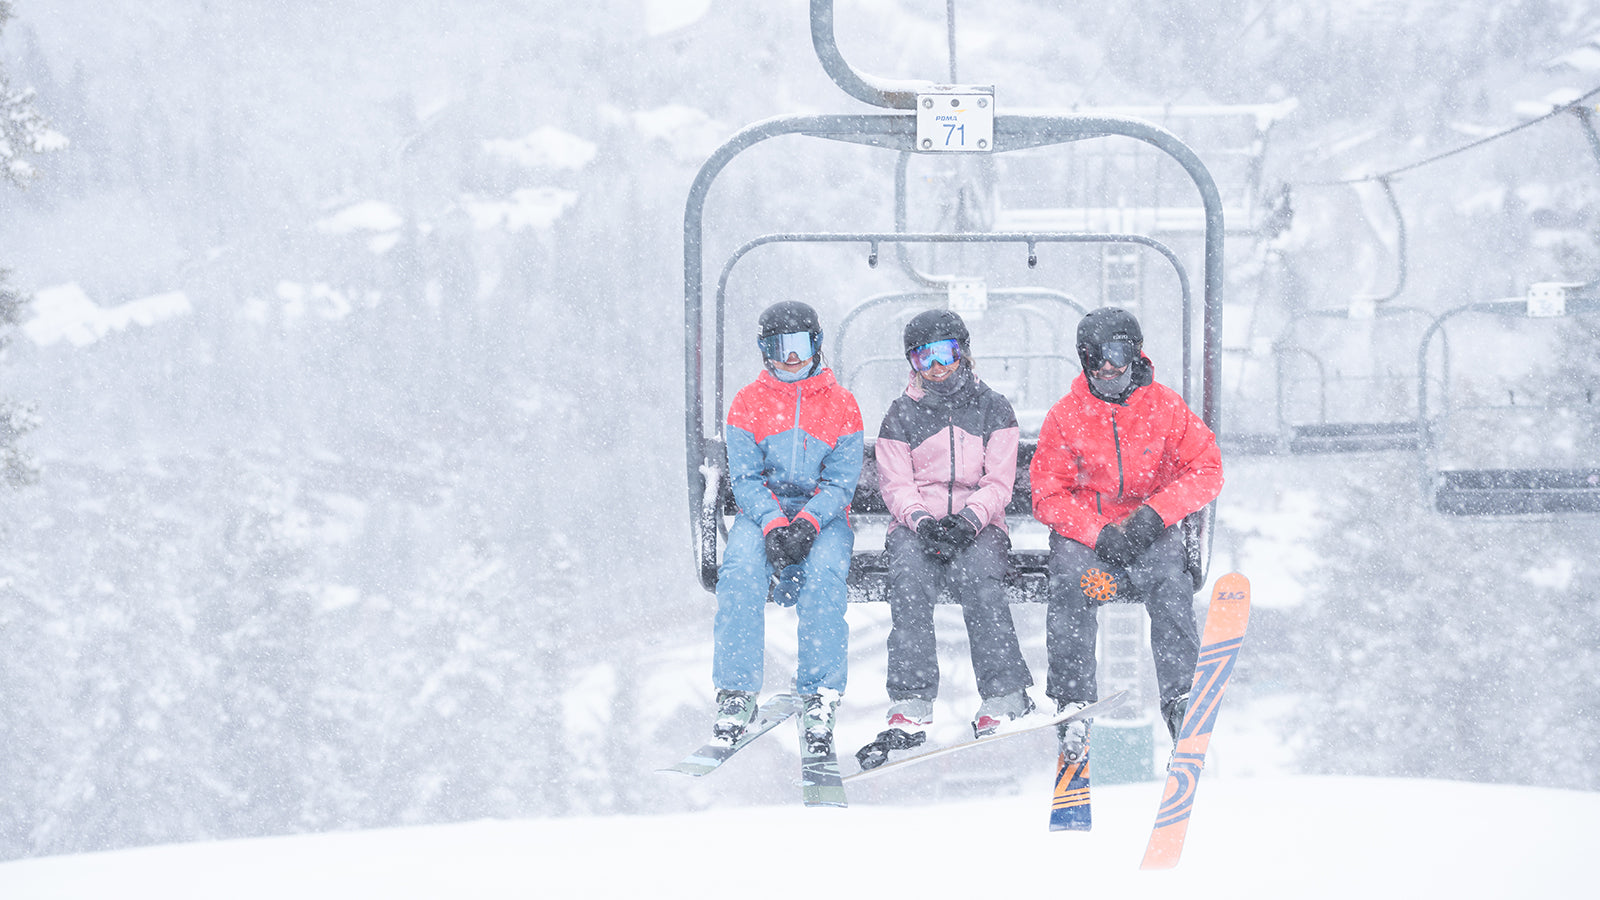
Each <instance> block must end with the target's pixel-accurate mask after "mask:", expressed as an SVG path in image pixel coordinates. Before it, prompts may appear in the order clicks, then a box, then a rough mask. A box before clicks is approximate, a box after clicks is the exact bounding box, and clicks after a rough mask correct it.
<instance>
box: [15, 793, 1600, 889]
mask: <svg viewBox="0 0 1600 900" xmlns="http://www.w3.org/2000/svg"><path fill="white" fill-rule="evenodd" d="M737 764H738V762H737V761H735V762H734V763H730V765H737ZM641 777H642V778H645V779H666V778H678V777H680V776H669V775H655V774H650V775H641ZM774 777H781V776H779V775H778V774H777V773H774ZM898 777H901V778H904V779H915V778H918V777H922V776H921V775H920V774H918V773H917V771H916V770H915V769H910V770H907V771H906V772H905V773H904V774H903V775H901V776H898ZM714 778H715V776H712V780H714ZM1048 779H1049V773H1040V777H1039V778H1037V779H1033V780H1031V781H1029V782H1026V783H1025V785H1024V787H1025V788H1026V790H1025V791H1024V793H1023V795H1022V796H1017V797H1007V798H1002V799H996V800H984V801H975V802H967V803H954V804H942V805H927V806H910V807H908V806H896V807H890V806H873V805H870V804H869V803H867V802H865V801H862V800H860V799H858V800H857V802H856V805H855V806H853V807H852V808H850V809H847V810H836V809H815V810H813V809H805V808H804V807H802V806H800V805H799V802H798V799H797V800H796V803H795V805H794V806H792V807H771V808H755V809H748V808H746V809H729V810H714V811H707V812H702V813H690V814H680V815H670V816H617V817H610V818H579V819H546V820H531V821H509V822H476V823H470V824H464V825H453V826H436V827H426V828H408V829H395V830H388V831H367V832H351V833H344V834H326V835H306V836H298V837H283V838H265V839H258V840H245V841H227V842H221V843H212V844H191V845H183V846H171V847H153V848H145V849H140V850H128V851H119V852H115V853H100V854H91V855H82V856H65V857H53V858H45V859H34V860H21V861H16V862H10V863H4V864H0V897H5V898H7V900H34V898H46V897H48V898H53V900H61V898H97V900H98V898H106V897H116V898H122V900H136V898H158V897H159V898H162V900H179V898H197V900H198V898H206V900H213V898H216V897H227V898H229V900H250V898H263V900H265V898H273V900H278V898H284V897H294V898H297V900H317V898H348V897H383V898H385V900H409V898H424V897H427V898H436V897H471V898H475V900H477V898H499V897H507V898H510V897H580V896H581V897H651V898H659V897H707V896H716V895H718V894H722V893H725V892H726V889H727V888H731V887H732V886H734V885H743V884H749V883H752V882H755V883H758V884H760V885H761V887H760V888H758V889H756V891H755V893H754V894H753V896H760V897H763V898H773V897H808V898H809V897H817V896H841V897H859V896H866V897H898V896H928V897H934V896H940V897H983V896H991V895H993V896H1000V894H996V893H994V891H995V889H996V888H997V886H999V885H1005V889H1004V891H1003V892H1002V893H1004V894H1011V893H1015V892H1018V891H1022V892H1026V893H1025V894H1024V895H1025V896H1045V894H1043V893H1039V891H1042V890H1046V889H1048V890H1049V891H1050V894H1051V895H1055V896H1065V897H1091V898H1116V900H1138V898H1159V900H1171V898H1172V897H1175V896H1183V897H1185V898H1190V900H1197V898H1203V897H1223V898H1230V900H1244V898H1255V897H1260V898H1267V897H1271V898H1282V897H1295V898H1306V897H1313V898H1316V897H1327V898H1333V897H1340V898H1348V897H1368V896H1370V897H1451V898H1465V897H1486V898H1487V897H1496V898H1499V897H1516V896H1521V897H1544V898H1548V897H1581V896H1588V895H1589V891H1590V890H1591V889H1592V887H1593V885H1592V880H1593V879H1592V873H1591V872H1590V866H1589V864H1588V849H1589V844H1590V842H1591V835H1592V825H1591V823H1592V822H1594V821H1595V819H1596V818H1597V817H1600V794H1597V793H1583V792H1577V791H1557V790H1548V789H1540V788H1520V787H1507V786H1497V785H1474V784H1461V783H1453V782H1437V781H1434V782H1429V781H1409V780H1400V779H1392V780H1391V779H1364V778H1272V779H1246V778H1226V777H1213V778H1209V779H1208V780H1204V781H1202V783H1201V786H1200V796H1199V802H1198V804H1197V808H1196V811H1195V816H1194V819H1193V820H1192V823H1191V825H1190V829H1189V840H1188V845H1187V847H1186V849H1185V852H1184V858H1183V862H1182V863H1181V865H1180V866H1179V867H1178V868H1177V869H1176V870H1175V871H1171V872H1141V871H1139V870H1138V865H1139V859H1140V857H1141V856H1142V854H1143V852H1144V843H1145V839H1146V836H1147V834H1148V829H1149V827H1150V822H1151V819H1152V818H1153V816H1154V813H1155V809H1156V806H1157V803H1158V801H1159V799H1160V790H1161V788H1160V786H1159V785H1157V784H1155V783H1153V782H1152V783H1149V784H1139V785H1118V786H1112V787H1104V788H1100V789H1098V790H1096V792H1095V812H1094V815H1095V828H1094V831H1093V832H1090V833H1071V832H1060V833H1054V834H1052V833H1050V832H1049V831H1048V830H1047V826H1046V821H1047V818H1048V815H1049V798H1048V790H1049V787H1048V784H1049V781H1048ZM648 783H649V782H648V781H647V784H648ZM708 783H709V782H708ZM798 793H799V792H798V791H796V795H797V797H798ZM714 871H720V875H714V874H713V872H714ZM719 886H720V887H719Z"/></svg>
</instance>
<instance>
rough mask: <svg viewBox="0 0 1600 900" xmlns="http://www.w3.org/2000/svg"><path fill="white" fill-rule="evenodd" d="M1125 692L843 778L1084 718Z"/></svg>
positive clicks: (1115, 703)
mask: <svg viewBox="0 0 1600 900" xmlns="http://www.w3.org/2000/svg"><path fill="white" fill-rule="evenodd" d="M1127 696H1128V692H1127V691H1117V692H1116V693H1115V694H1112V695H1111V696H1109V697H1107V698H1105V699H1104V700H1100V701H1098V702H1095V703H1091V704H1089V705H1088V706H1085V707H1084V708H1083V709H1079V710H1072V711H1067V712H1059V713H1056V714H1054V715H1050V716H1044V715H1039V714H1037V713H1036V714H1034V715H1031V716H1024V717H1022V718H1020V719H1017V720H1015V721H1013V722H1008V723H1006V724H1005V725H1002V726H1000V730H998V731H996V732H995V733H994V734H986V735H984V736H983V737H981V738H968V739H966V740H964V741H957V742H956V743H954V744H945V745H944V746H942V747H935V748H933V749H932V750H925V751H923V752H921V753H916V754H913V755H910V756H902V757H900V758H898V759H891V760H889V761H888V762H886V763H884V764H883V765H881V766H878V767H877V768H873V769H862V770H861V771H859V772H851V773H850V774H849V775H846V776H844V781H846V782H850V781H855V780H859V779H863V778H871V777H873V776H875V775H881V774H883V773H884V772H888V771H891V770H894V769H898V768H901V767H903V766H910V765H915V764H917V763H920V762H925V761H927V760H930V759H933V758H934V757H936V756H943V755H945V754H946V753H955V752H957V751H960V750H967V749H969V748H972V747H976V746H979V745H980V744H987V743H989V742H990V741H998V740H1003V739H1005V738H1008V737H1015V736H1016V735H1019V734H1025V733H1027V732H1029V731H1034V730H1036V729H1040V728H1048V727H1050V726H1052V725H1059V724H1061V723H1063V722H1071V721H1074V720H1077V719H1086V718H1089V717H1090V716H1094V715H1098V714H1099V713H1103V712H1105V711H1107V710H1109V709H1113V708H1115V707H1116V706H1118V705H1120V704H1121V703H1122V701H1123V700H1125V699H1127Z"/></svg>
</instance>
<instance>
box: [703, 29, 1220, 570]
mask: <svg viewBox="0 0 1600 900" xmlns="http://www.w3.org/2000/svg"><path fill="white" fill-rule="evenodd" d="M811 28H812V42H813V45H814V47H815V48H816V50H817V55H818V58H819V60H820V61H821V62H822V64H823V68H824V69H825V70H826V71H827V72H828V74H829V75H830V77H832V78H833V80H834V82H835V84H837V85H839V86H840V87H841V88H842V89H843V90H844V91H845V92H846V93H847V94H850V95H851V96H854V97H856V98H857V99H861V100H863V101H865V102H867V103H869V104H872V105H875V106H879V107H885V108H888V109H892V110H912V109H914V108H915V104H916V102H917V94H918V91H921V90H924V89H928V88H931V87H934V86H933V85H931V84H930V83H927V82H908V81H886V80H882V79H873V78H870V77H868V76H864V75H862V74H860V73H858V72H856V71H855V70H854V69H852V68H850V67H849V65H848V64H847V63H845V62H844V60H843V58H842V57H841V56H840V55H839V52H838V48H837V46H836V45H835V43H834V39H833V3H832V0H811ZM993 125H994V130H993V146H992V147H991V148H990V149H989V151H987V152H990V153H1003V152H1008V151H1014V150H1021V149H1028V148H1038V147H1050V146H1056V145H1061V144H1070V143H1072V142H1075V141H1083V140H1092V139H1096V138H1104V137H1108V136H1122V137H1127V138H1132V139H1134V140H1137V141H1141V142H1143V143H1145V144H1148V145H1150V146H1152V147H1154V148H1155V149H1157V150H1159V151H1161V152H1163V153H1165V154H1167V155H1168V156H1169V157H1171V158H1172V159H1173V160H1174V161H1175V162H1177V163H1178V164H1179V166H1181V167H1182V168H1183V170H1184V171H1185V173H1187V174H1188V176H1189V178H1190V179H1191V181H1192V182H1193V183H1194V186H1195V189H1196V191H1197V192H1198V194H1199V197H1200V201H1201V205H1202V207H1203V209H1204V231H1203V252H1202V265H1203V277H1202V279H1201V284H1202V298H1203V322H1202V327H1201V343H1202V356H1201V366H1200V370H1201V385H1200V390H1201V405H1200V416H1201V419H1202V421H1204V422H1205V423H1206V425H1207V426H1208V427H1210V428H1211V430H1212V431H1213V432H1214V433H1218V434H1220V433H1221V431H1222V422H1221V403H1220V392H1219V388H1218V385H1219V384H1220V382H1221V362H1222V355H1221V349H1220V348H1221V333H1222V293H1223V263H1224V261H1223V238H1224V234H1225V232H1224V222H1223V209H1222V202H1221V198H1220V196H1219V194H1218V192H1217V187H1216V184H1215V182H1213V181H1212V179H1211V175H1210V173H1209V171H1208V170H1207V169H1206V167H1205V164H1204V163H1203V162H1202V161H1201V160H1200V158H1199V157H1198V156H1197V155H1196V154H1195V153H1194V151H1193V150H1191V149H1190V148H1189V147H1188V146H1187V145H1186V144H1184V143H1183V142H1182V141H1181V140H1179V139H1178V138H1177V137H1176V136H1175V135H1173V134H1172V133H1171V132H1168V131H1166V130H1165V129H1163V128H1160V127H1158V126H1155V125H1152V124H1151V123H1148V122H1144V121H1140V120H1137V119H1132V118H1124V117H1117V116H1100V115H1078V114H1049V113H1032V114H1015V115H1003V114H999V113H996V114H995V116H994V122H993ZM916 128H917V122H916V115H915V113H914V112H891V113H866V114H854V115H852V114H821V115H796V116H778V117H775V118H771V119H767V120H764V121H761V122H757V123H754V124H752V125H750V126H748V127H746V128H744V129H743V130H741V131H739V132H738V133H737V134H735V135H734V136H733V137H732V138H730V139H729V140H728V141H726V142H725V143H724V144H722V146H720V147H719V148H717V149H716V150H715V151H713V152H712V154H711V155H710V156H709V157H708V158H707V159H706V161H705V162H704V163H703V164H702V165H701V167H700V170H699V171H698V173H697V174H696V176H695V179H694V181H693V183H692V184H691V186H690V189H689V193H688V197H687V199H686V201H685V205H684V244H683V246H684V368H685V379H684V387H685V403H684V422H685V428H684V432H685V444H686V476H687V479H686V480H687V483H688V492H689V498H688V499H689V519H690V526H691V532H692V535H693V544H694V547H695V552H696V557H697V559H696V562H697V567H698V571H699V575H700V582H701V584H702V586H703V587H705V589H706V590H708V591H714V590H715V588H716V582H717V565H718V560H719V556H720V553H719V543H720V539H721V535H722V533H723V529H724V527H725V524H724V520H723V518H722V517H723V515H724V514H725V512H726V510H727V507H728V502H729V495H730V493H731V492H730V491H729V490H728V487H727V463H726V458H725V456H726V451H725V445H724V444H723V441H722V439H721V429H722V427H723V422H722V421H721V419H722V405H723V399H722V398H723V396H724V386H723V380H724V374H725V367H724V354H723V349H722V348H723V345H724V343H725V342H724V340H723V329H724V326H725V314H726V304H725V297H724V294H723V291H724V289H725V286H726V282H727V275H728V273H729V272H730V271H731V268H732V266H733V264H734V263H735V262H736V261H737V259H739V258H742V257H743V256H745V255H746V254H748V253H749V252H750V251H751V250H753V249H755V247H757V246H763V245H765V244H770V243H780V242H788V243H794V242H811V243H816V242H841V241H844V242H856V243H865V244H868V245H869V246H871V247H872V248H873V251H874V252H875V251H876V247H877V245H880V244H885V243H904V242H939V243H952V242H963V241H966V242H988V243H995V242H1011V243H1024V244H1026V245H1027V246H1028V247H1029V249H1030V251H1032V250H1034V249H1035V248H1036V245H1037V244H1040V243H1080V242H1090V241H1096V242H1104V241H1108V240H1116V241H1121V242H1127V243H1137V244H1142V245H1145V246H1150V247H1152V248H1154V249H1157V250H1158V251H1160V252H1162V253H1163V255H1166V256H1167V257H1168V258H1169V259H1170V260H1172V261H1174V262H1176V263H1177V264H1178V265H1179V271H1180V273H1181V272H1182V268H1181V261H1179V260H1178V259H1177V257H1176V255H1174V254H1172V253H1171V251H1170V250H1168V249H1166V248H1165V247H1164V245H1161V244H1160V242H1158V241H1154V240H1153V239H1151V238H1148V237H1145V236H1143V235H1105V234H1079V233H1064V232H1050V231H1039V232H1028V231H1019V232H1006V233H905V232H882V233H873V232H852V233H837V234H834V233H807V234H769V235H764V236H761V237H759V238H756V239H754V240H752V241H749V242H747V243H746V244H745V245H743V246H741V248H740V249H739V250H738V251H736V253H735V254H734V257H733V258H732V259H730V260H729V261H728V263H727V264H725V265H724V267H723V274H722V276H721V277H719V279H718V298H717V301H716V310H715V316H714V328H713V329H712V334H714V335H715V343H716V357H715V362H716V367H715V368H716V371H715V373H714V379H715V391H714V395H715V397H716V400H715V409H716V416H715V418H713V419H710V420H708V419H707V417H706V408H705V406H706V404H705V396H706V384H705V382H706V373H705V371H704V365H703V359H704V350H705V346H704V345H705V341H706V340H707V338H708V334H707V323H706V317H705V315H704V303H705V296H704V294H705V270H704V260H703V243H704V236H705V205H706V200H707V197H708V195H709V193H710V189H711V187H712V186H713V184H714V183H715V182H716V179H717V178H718V176H719V175H721V174H722V172H723V171H725V170H726V168H727V166H728V165H729V164H730V163H731V162H732V161H733V160H734V159H736V158H737V157H738V156H739V155H740V154H741V153H743V152H744V151H746V150H748V149H750V148H752V147H755V146H758V145H760V144H762V143H763V142H765V141H769V140H772V139H774V138H777V137H784V136H790V135H799V136H805V137H809V138H816V139H821V140H829V141H838V142H844V143H854V144H860V145H864V146H870V147H880V148H884V149H889V150H894V151H897V152H901V153H910V152H921V151H918V150H917V148H916V146H915V139H916ZM1030 255H1031V253H1030ZM1180 278H1181V280H1182V283H1183V284H1184V285H1185V289H1184V297H1183V312H1182V320H1183V324H1182V330H1183V347H1184V357H1185V359H1184V391H1183V395H1184V399H1185V400H1186V401H1188V402H1190V403H1191V406H1192V405H1193V402H1192V401H1193V398H1192V389H1191V384H1190V380H1191V373H1192V372H1193V369H1194V366H1193V365H1192V363H1191V360H1190V352H1191V348H1192V347H1193V345H1194V340H1193V335H1192V320H1193V315H1192V307H1193V301H1192V298H1191V297H1190V295H1189V291H1188V289H1187V277H1186V276H1184V275H1181V274H1180ZM1019 470H1020V471H1023V472H1025V471H1026V466H1025V463H1024V462H1022V461H1020V460H1019ZM1021 496H1022V497H1023V498H1024V500H1025V501H1026V500H1027V499H1030V498H1028V495H1027V494H1026V492H1023V493H1022V494H1021ZM1013 502H1016V501H1015V498H1014V501H1013ZM1214 510H1215V504H1212V505H1211V506H1208V507H1207V508H1206V509H1205V510H1203V511H1202V512H1201V513H1198V514H1196V516H1194V517H1191V520H1192V521H1188V522H1186V523H1185V525H1186V537H1188V538H1189V541H1188V544H1189V546H1190V552H1191V555H1192V557H1193V556H1196V555H1197V557H1198V558H1197V562H1198V563H1199V569H1200V571H1201V573H1202V577H1203V573H1204V570H1205V568H1206V566H1207V564H1208V562H1209V551H1210V535H1211V518H1212V516H1213V515H1214ZM851 568H852V582H853V583H855V584H857V585H858V586H859V585H860V584H861V582H862V580H863V579H865V580H866V582H868V583H869V584H868V586H867V589H866V590H861V589H860V588H859V587H858V588H857V589H854V590H853V591H852V597H853V599H862V598H863V597H862V595H863V594H868V595H870V594H871V593H872V591H871V589H870V586H871V585H870V583H872V582H877V583H879V584H880V585H881V579H875V578H874V577H873V573H872V572H871V571H870V569H869V567H868V566H866V565H854V564H853V565H852V567H851ZM1197 587H1198V585H1197ZM1028 593H1029V598H1030V599H1032V598H1037V597H1040V596H1042V591H1037V592H1028ZM868 598H870V597H868Z"/></svg>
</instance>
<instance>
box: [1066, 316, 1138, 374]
mask: <svg viewBox="0 0 1600 900" xmlns="http://www.w3.org/2000/svg"><path fill="white" fill-rule="evenodd" d="M1109 341H1128V342H1130V343H1132V344H1133V359H1134V360H1135V361H1137V360H1138V359H1139V357H1140V356H1142V355H1143V354H1144V331H1143V330H1142V329H1140V328H1139V320H1138V319H1136V318H1134V316H1133V313H1131V312H1128V311H1127V310H1125V309H1123V308H1121V307H1118V306H1103V307H1101V308H1099V309H1097V310H1094V311H1093V312H1091V313H1089V314H1088V315H1086V316H1084V317H1083V320H1082V321H1080V322H1079V323H1078V362H1079V364H1080V365H1082V366H1083V370H1084V371H1085V372H1089V371H1092V370H1094V369H1097V368H1099V367H1100V366H1099V362H1098V360H1099V352H1100V351H1099V348H1100V346H1101V345H1103V344H1105V343H1107V342H1109Z"/></svg>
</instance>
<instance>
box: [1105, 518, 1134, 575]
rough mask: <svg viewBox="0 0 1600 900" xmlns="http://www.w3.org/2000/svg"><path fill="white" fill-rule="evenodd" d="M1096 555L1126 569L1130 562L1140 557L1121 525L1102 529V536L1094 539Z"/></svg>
mask: <svg viewBox="0 0 1600 900" xmlns="http://www.w3.org/2000/svg"><path fill="white" fill-rule="evenodd" d="M1094 552H1095V555H1097V556H1099V557H1100V558H1101V559H1103V560H1105V561H1106V562H1107V563H1110V564H1111V565H1113V566H1116V567H1117V568H1119V569H1125V568H1127V567H1128V565H1129V564H1130V563H1132V562H1133V561H1134V560H1136V559H1138V558H1139V554H1138V552H1137V551H1135V550H1134V549H1133V542H1132V541H1130V540H1128V536H1127V534H1125V533H1123V530H1122V526H1120V525H1107V526H1106V527H1104V528H1102V529H1100V536H1099V537H1097V538H1095V539H1094Z"/></svg>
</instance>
